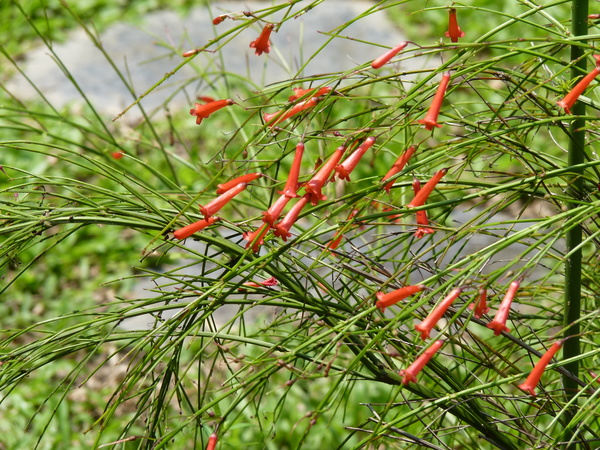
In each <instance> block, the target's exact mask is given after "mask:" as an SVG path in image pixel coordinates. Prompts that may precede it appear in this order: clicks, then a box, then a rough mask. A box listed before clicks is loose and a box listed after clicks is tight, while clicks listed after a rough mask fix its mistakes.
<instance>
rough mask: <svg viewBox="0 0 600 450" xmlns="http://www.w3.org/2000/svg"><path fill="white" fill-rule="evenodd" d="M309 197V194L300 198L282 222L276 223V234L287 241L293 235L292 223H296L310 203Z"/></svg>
mask: <svg viewBox="0 0 600 450" xmlns="http://www.w3.org/2000/svg"><path fill="white" fill-rule="evenodd" d="M308 197H309V196H308V194H307V195H305V196H304V197H302V198H301V199H300V200H298V201H297V202H296V204H295V205H294V206H292V208H291V209H290V210H289V211H288V213H287V214H286V215H285V217H284V218H283V219H282V220H281V222H279V223H278V224H276V225H275V227H274V228H275V231H274V232H273V234H274V235H275V236H278V237H280V238H281V239H283V240H284V241H287V238H289V237H290V236H291V235H292V233H290V228H292V225H294V223H295V222H296V220H298V216H299V215H300V212H302V209H303V208H304V207H305V206H306V204H307V203H308Z"/></svg>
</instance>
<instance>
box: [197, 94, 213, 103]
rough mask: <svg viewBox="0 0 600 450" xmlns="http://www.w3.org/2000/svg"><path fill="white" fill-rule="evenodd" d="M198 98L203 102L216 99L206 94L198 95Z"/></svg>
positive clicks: (210, 101)
mask: <svg viewBox="0 0 600 450" xmlns="http://www.w3.org/2000/svg"><path fill="white" fill-rule="evenodd" d="M198 100H201V101H203V102H204V103H212V102H214V101H216V100H215V99H214V98H213V97H209V96H208V95H199V96H198Z"/></svg>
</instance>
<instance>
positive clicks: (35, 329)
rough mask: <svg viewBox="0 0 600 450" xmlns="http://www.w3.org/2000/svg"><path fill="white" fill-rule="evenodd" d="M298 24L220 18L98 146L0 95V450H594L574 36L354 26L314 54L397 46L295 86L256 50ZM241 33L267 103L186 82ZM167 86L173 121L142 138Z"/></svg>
mask: <svg viewBox="0 0 600 450" xmlns="http://www.w3.org/2000/svg"><path fill="white" fill-rule="evenodd" d="M322 3H323V2H322V1H309V0H305V1H289V2H273V3H272V4H271V3H264V4H261V6H260V7H258V8H256V9H254V10H252V11H225V12H223V9H225V8H226V3H223V4H220V5H219V10H218V11H217V10H214V15H213V20H212V23H210V20H209V21H207V23H206V24H203V26H207V27H208V26H210V27H214V32H215V39H214V40H213V41H211V42H196V43H191V42H182V43H180V44H178V45H176V46H173V44H172V43H168V44H165V46H166V47H169V48H170V51H171V52H172V54H173V55H174V56H176V57H177V58H178V63H176V64H174V65H173V67H171V71H170V72H169V73H168V74H167V75H165V77H164V78H162V79H161V78H159V79H157V80H156V82H155V84H154V85H152V86H147V87H146V89H147V90H146V91H145V92H143V93H142V94H141V95H139V89H138V88H137V87H136V88H135V89H134V87H133V86H130V88H131V91H132V93H135V95H133V96H132V98H133V100H132V103H131V105H130V106H129V107H127V108H126V109H124V110H123V111H122V112H121V113H120V114H118V115H117V116H116V117H105V116H103V115H102V114H101V113H100V112H99V111H97V110H96V109H95V107H94V104H93V102H91V101H89V100H88V99H87V98H86V97H85V93H83V92H82V97H83V100H84V103H83V106H77V107H74V106H71V105H68V106H66V107H62V108H58V107H55V106H54V105H53V104H52V102H51V101H49V100H47V98H46V97H45V96H44V93H43V92H40V98H39V100H38V101H36V102H24V101H22V100H20V98H19V93H18V92H10V91H9V90H8V89H6V88H5V89H4V90H3V93H2V105H0V108H1V109H0V111H1V116H0V133H1V134H0V138H1V141H0V146H1V148H2V155H3V156H2V167H1V169H2V170H1V173H0V177H2V178H1V179H2V182H1V183H2V184H1V185H0V188H1V190H0V242H1V249H0V258H1V259H0V261H1V267H2V279H1V283H2V284H1V285H0V293H1V294H2V303H1V306H0V307H1V308H2V312H3V317H5V321H4V324H3V325H2V327H1V328H2V331H1V335H0V336H1V339H2V340H1V341H0V342H1V349H2V353H1V355H0V361H1V365H0V387H1V389H2V397H1V399H2V400H1V403H0V411H2V417H3V419H4V420H3V421H2V424H0V427H2V428H3V432H2V434H1V435H0V443H1V444H2V445H3V446H4V448H34V447H37V448H96V447H98V448H99V447H102V448H106V447H111V448H128V449H129V448H212V449H214V448H239V447H240V446H242V445H243V446H245V447H250V448H326V447H334V448H434V449H440V448H441V449H457V448H490V449H492V448H500V449H522V448H568V449H575V448H582V449H583V448H586V449H587V448H589V449H591V448H596V447H598V445H600V444H599V442H600V419H599V413H600V410H599V406H598V404H599V402H598V392H600V391H598V380H599V378H598V369H597V367H598V361H599V353H600V348H599V345H598V332H599V322H598V299H599V297H600V285H599V282H598V280H599V279H600V278H599V273H598V272H599V267H600V265H599V261H598V254H599V252H598V247H599V242H598V234H599V232H600V231H599V230H598V221H597V220H598V212H599V211H600V176H599V175H600V173H599V170H598V165H599V163H598V155H597V152H598V149H597V146H598V143H597V139H596V138H597V132H596V130H595V125H596V124H597V123H598V114H597V113H598V101H597V99H596V95H595V93H594V90H593V88H594V86H595V83H596V77H597V75H598V74H599V73H600V69H599V68H598V64H599V60H600V56H599V55H600V52H598V51H597V50H596V49H595V44H596V42H597V40H598V37H599V35H598V34H597V26H596V24H597V22H598V20H600V19H599V17H600V16H598V15H596V14H595V11H589V10H588V2H585V1H577V0H573V1H567V0H558V1H553V2H548V3H547V4H544V5H541V4H537V3H535V2H529V1H523V2H506V4H502V5H496V3H497V2H476V3H477V5H471V4H469V3H449V2H439V1H435V2H433V1H432V2H420V1H401V2H394V1H381V2H374V3H371V4H369V6H368V7H365V10H364V12H363V13H362V14H361V15H358V16H356V17H355V18H353V19H352V20H350V21H349V22H347V23H345V24H344V25H343V26H340V27H338V28H335V29H333V30H323V33H325V34H326V35H327V36H329V37H330V38H331V40H335V39H347V40H350V41H352V40H353V37H352V36H351V35H348V34H347V28H348V27H350V25H352V24H354V23H356V22H358V21H361V20H365V17H368V16H369V15H371V14H376V13H377V12H380V11H382V10H383V11H386V12H388V13H389V14H390V16H391V17H393V18H394V19H395V20H396V21H398V22H400V23H402V24H403V26H405V27H407V29H408V31H407V33H408V35H409V39H411V41H410V42H409V41H406V42H370V44H371V46H372V50H373V51H372V55H370V56H369V58H367V60H366V61H364V62H357V63H356V65H355V66H354V67H353V68H352V69H350V70H344V71H339V72H330V73H320V74H310V73H305V71H304V67H305V66H306V64H307V63H308V61H309V60H310V59H312V58H319V53H320V52H316V53H315V54H312V55H302V54H301V53H300V51H299V53H298V55H296V57H297V59H296V60H295V61H294V62H293V63H291V62H290V61H287V60H286V59H285V57H284V56H283V55H282V54H278V53H277V45H278V43H277V40H278V36H279V35H280V34H279V33H282V32H283V30H284V29H285V27H286V26H290V24H291V23H292V22H293V21H295V20H298V18H300V17H302V18H304V19H306V20H310V17H311V15H315V14H319V9H320V7H322ZM11 7H12V8H13V9H12V10H11V11H13V12H14V16H11V17H19V18H20V19H19V20H22V21H23V24H24V26H28V27H30V31H31V30H33V32H34V34H35V35H37V36H38V37H39V39H40V40H41V41H42V42H44V44H45V45H46V46H47V48H48V51H49V52H50V53H51V54H52V52H53V47H52V45H53V41H52V38H51V36H50V34H49V33H47V32H46V31H45V30H44V27H43V26H40V25H39V22H38V21H36V20H34V19H35V18H32V17H31V15H30V14H28V12H27V10H25V9H23V8H22V7H21V6H20V5H19V3H18V2H13V3H12V4H11ZM59 10H60V12H61V14H65V15H66V16H68V17H69V19H68V21H69V23H76V24H77V26H78V27H80V28H81V29H83V30H85V31H86V32H87V33H88V35H89V37H90V39H92V40H93V41H94V42H95V43H96V44H97V46H98V48H102V43H101V40H100V39H99V38H98V35H97V34H96V32H95V31H94V29H93V26H92V23H91V22H90V21H89V20H87V19H85V18H84V19H82V18H81V17H80V16H79V14H78V11H76V10H73V9H72V8H71V7H70V6H69V3H68V2H61V4H60V8H59ZM46 11H53V9H51V8H47V9H46ZM46 17H49V16H48V15H46ZM48 23H51V20H50V19H48ZM411 24H413V25H414V26H415V29H419V30H422V32H421V33H419V32H416V31H414V29H413V30H412V31H410V25H411ZM417 27H420V28H417ZM246 30H253V33H254V34H253V35H254V36H255V37H254V39H253V40H250V41H248V42H246V43H245V46H246V47H247V52H248V55H247V57H248V58H263V59H265V61H271V60H275V61H276V62H278V63H280V64H281V65H282V66H285V67H288V68H290V69H289V77H288V78H285V79H281V80H279V81H278V82H276V83H273V84H269V85H260V84H259V83H258V82H257V80H253V79H249V78H248V79H244V78H242V77H241V76H239V75H233V74H230V73H224V72H223V71H219V70H217V69H218V65H215V66H209V67H211V70H206V67H207V65H209V64H211V63H208V62H207V61H212V60H214V59H213V58H218V57H219V52H220V51H221V49H223V48H225V47H226V46H227V45H232V44H231V42H233V41H234V40H235V39H240V36H241V33H242V32H244V31H246ZM301 45H302V43H299V46H301ZM326 45H327V44H326ZM0 50H1V52H2V55H3V57H4V61H5V62H6V64H10V65H11V67H12V68H13V69H12V70H14V71H18V70H19V68H20V64H21V63H20V56H22V55H18V54H15V52H16V50H15V47H14V45H13V44H11V45H8V44H7V45H3V46H2V47H1V48H0ZM105 56H106V58H108V59H110V54H106V55H105ZM416 58H422V59H423V60H424V61H426V64H424V65H423V67H422V68H419V69H406V64H407V62H408V61H411V60H413V59H416ZM188 66H192V67H195V68H196V70H197V72H198V75H197V80H200V81H199V83H198V84H189V83H188V84H185V85H182V87H181V90H182V92H185V93H186V95H188V98H189V108H188V109H185V110H177V111H175V110H171V109H170V108H169V105H168V104H165V105H164V111H165V112H166V114H162V115H161V114H156V113H149V112H148V111H146V110H145V109H144V108H143V99H144V98H147V97H151V96H152V95H154V94H155V93H156V92H157V91H158V90H159V89H160V88H161V86H162V85H163V84H165V83H167V82H168V81H169V79H170V78H171V77H172V76H173V74H174V73H177V72H178V71H180V70H181V69H182V68H184V67H188ZM213 68H215V70H212V69H213ZM132 70H133V69H132ZM71 81H72V83H74V84H75V85H77V80H76V79H73V78H72V79H71ZM122 81H123V83H125V84H127V83H128V77H127V76H126V74H122ZM3 86H4V85H3ZM198 86H201V87H202V91H200V92H199V91H198V90H197V89H198ZM73 108H80V109H78V110H77V109H75V110H74V109H73ZM133 111H139V112H140V114H141V115H140V117H141V119H140V120H139V121H138V122H137V123H136V124H135V126H134V127H132V128H131V129H125V128H124V127H120V126H119V125H118V124H119V123H120V122H119V121H123V120H124V119H125V118H127V117H128V114H131V113H132V112H133ZM142 280H146V281H149V282H150V283H151V288H150V289H148V290H147V291H145V293H144V294H143V295H132V294H131V292H132V291H133V289H134V286H135V285H136V284H137V283H139V282H140V281H142ZM140 320H141V321H142V322H143V323H144V326H139V323H140ZM136 321H137V322H136ZM131 323H137V324H138V326H131V325H128V324H131Z"/></svg>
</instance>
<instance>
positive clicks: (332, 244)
mask: <svg viewBox="0 0 600 450" xmlns="http://www.w3.org/2000/svg"><path fill="white" fill-rule="evenodd" d="M342 239H344V235H343V234H342V233H340V232H339V231H336V232H335V234H334V235H333V238H332V239H331V240H330V241H329V242H328V243H327V245H326V246H325V247H326V248H328V249H329V250H335V249H336V248H338V247H339V246H340V244H341V243H342Z"/></svg>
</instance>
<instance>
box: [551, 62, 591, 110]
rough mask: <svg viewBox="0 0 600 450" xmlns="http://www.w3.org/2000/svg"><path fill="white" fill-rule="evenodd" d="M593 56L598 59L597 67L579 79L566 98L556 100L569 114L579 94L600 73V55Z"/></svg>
mask: <svg viewBox="0 0 600 450" xmlns="http://www.w3.org/2000/svg"><path fill="white" fill-rule="evenodd" d="M593 56H594V59H595V60H596V67H594V68H593V69H592V71H591V72H590V73H588V74H587V75H586V76H585V77H583V78H582V79H581V81H579V83H577V84H576V85H575V87H574V88H573V89H571V92H569V93H568V94H567V95H565V98H563V99H562V100H560V101H558V102H556V104H557V105H558V106H560V107H561V108H565V111H566V112H567V114H571V108H572V107H573V105H574V104H575V102H576V101H577V99H578V98H579V96H580V95H581V94H583V92H584V91H585V89H586V88H587V87H588V86H589V84H590V83H591V82H592V81H593V80H594V78H596V76H598V74H600V55H593Z"/></svg>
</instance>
